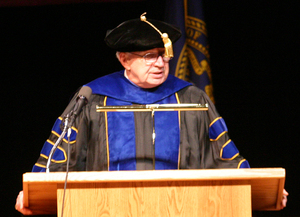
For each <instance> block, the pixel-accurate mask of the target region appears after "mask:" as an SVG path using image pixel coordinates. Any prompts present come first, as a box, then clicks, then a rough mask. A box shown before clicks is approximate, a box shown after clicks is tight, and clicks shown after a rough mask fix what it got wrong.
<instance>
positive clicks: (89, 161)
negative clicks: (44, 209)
mask: <svg viewBox="0 0 300 217" xmlns="http://www.w3.org/2000/svg"><path fill="white" fill-rule="evenodd" d="M101 79H102V78H100V80H95V81H93V82H91V83H90V84H87V86H91V87H92V89H93V94H92V96H91V97H90V100H89V102H88V104H87V105H86V106H85V107H84V108H83V110H82V112H81V113H80V115H79V117H78V118H77V119H76V121H75V124H74V127H73V128H72V135H71V138H70V141H71V142H70V143H71V144H70V147H71V151H70V153H71V154H70V164H69V166H70V171H107V170H152V169H208V168H248V167H249V164H248V162H247V160H246V159H244V158H243V157H242V156H241V155H240V154H239V151H238V149H237V148H236V146H235V144H234V143H233V141H231V139H230V138H229V136H228V130H227V127H226V124H225V122H224V120H223V119H222V117H220V116H219V114H218V112H217V111H216V109H215V106H214V104H213V103H212V102H211V101H210V99H209V97H208V96H207V95H206V94H205V93H204V92H203V91H202V90H200V89H198V88H197V87H195V86H192V85H190V84H187V83H186V82H182V83H181V80H180V79H178V78H175V77H174V76H169V77H168V79H167V81H166V82H165V84H163V85H165V86H163V88H164V89H166V88H167V89H169V90H170V91H168V93H167V94H166V95H163V96H162V97H161V99H159V100H157V98H153V99H152V98H151V97H152V95H153V94H154V96H156V92H161V91H160V90H159V89H150V90H145V89H141V88H138V87H135V86H134V85H133V84H131V83H130V82H128V80H127V79H126V78H125V77H124V76H123V71H121V72H117V73H113V74H112V77H111V75H108V79H114V80H118V81H116V82H115V81H114V84H117V85H115V87H114V88H118V89H121V90H116V91H113V92H118V91H119V93H118V95H122V96H120V98H123V96H125V98H126V95H127V92H129V93H128V94H129V95H131V94H133V92H134V94H136V95H138V97H140V96H142V94H144V93H145V91H146V93H147V97H146V99H143V100H141V101H142V102H137V101H139V100H140V99H133V100H132V102H129V100H130V98H129V97H127V98H126V99H125V100H124V101H125V104H126V105H127V104H145V103H156V102H159V103H165V102H169V101H168V98H172V97H173V98H174V99H175V101H176V102H177V103H199V104H208V111H181V112H176V113H175V116H174V112H173V113H162V114H160V115H158V117H157V120H156V119H155V122H158V125H157V126H158V127H157V128H158V129H155V130H156V131H159V132H157V133H158V134H159V135H160V137H159V138H160V139H159V138H157V139H156V140H155V142H154V144H153V140H152V133H153V125H152V123H153V122H152V121H153V119H152V116H151V112H126V113H128V115H129V116H130V115H131V116H130V118H129V119H126V118H127V117H125V119H124V121H123V120H122V119H123V118H124V116H122V115H123V114H122V115H121V116H120V117H119V116H109V115H108V113H113V112H107V113H106V112H97V111H96V106H97V105H99V106H103V105H107V102H108V98H111V100H112V102H115V101H117V103H118V104H119V100H120V99H116V96H114V95H113V93H112V94H111V93H110V92H109V93H107V94H108V95H105V94H106V92H105V91H104V93H103V94H102V92H101V90H100V91H98V90H95V89H97V88H98V89H103V88H107V89H109V88H110V84H111V82H108V80H105V79H104V80H101ZM106 79H107V78H106ZM99 82H100V83H101V82H102V83H101V85H100V86H99V85H98V84H99ZM118 82H120V83H118ZM177 82H179V83H177ZM95 83H96V84H97V85H96V86H95ZM105 83H107V86H106V87H105V86H104V87H103V86H102V85H105ZM174 83H176V86H180V88H173V84H174ZM180 83H181V85H180ZM177 84H179V85H177ZM170 86H171V87H170ZM99 87H100V88H99ZM119 87H120V88H119ZM139 90H142V91H143V93H141V94H139V92H138V91H139ZM151 94H152V95H151ZM159 94H160V93H159ZM159 94H158V95H159ZM107 96H108V98H107ZM148 96H149V97H148ZM128 98H129V99H128ZM148 98H151V100H152V101H149V100H148ZM153 100H154V101H153ZM155 100H156V101H155ZM121 101H122V100H121ZM171 101H172V100H171ZM75 103H76V97H74V98H73V99H72V100H71V102H70V103H69V105H68V106H67V108H66V110H65V111H64V112H63V114H62V115H61V116H60V117H59V118H58V120H57V121H56V123H55V124H54V127H53V129H52V133H51V135H50V137H49V139H48V140H47V141H46V142H45V144H44V147H43V149H42V151H41V155H40V157H39V158H38V161H37V163H36V164H35V165H34V167H33V170H32V171H33V172H43V171H45V165H46V162H47V159H48V155H49V152H50V149H51V148H52V147H53V144H54V143H55V141H56V140H57V139H58V137H59V135H60V133H61V122H62V120H63V117H64V116H65V114H67V113H69V112H70V111H71V110H72V108H73V107H74V105H75ZM156 114H157V112H156V113H155V117H156ZM168 114H170V115H171V116H168ZM172 115H173V116H172ZM125 116H126V115H125ZM169 117H175V118H174V119H176V120H175V121H172V120H169V119H170V118H169ZM159 118H162V121H160V120H159ZM131 119H132V120H131ZM128 120H129V121H128ZM122 121H123V122H122ZM170 121H171V122H170ZM159 122H160V123H159ZM170 123H172V125H176V126H175V127H173V126H170ZM174 123H175V124H174ZM123 127H125V129H126V130H129V131H132V132H133V133H134V135H133V136H127V134H128V135H129V134H130V133H127V131H126V130H123ZM108 128H109V129H108ZM155 128H156V127H155ZM177 128H178V129H177ZM110 137H116V138H110ZM123 137H125V138H123ZM165 138H167V139H165ZM161 140H162V141H163V142H162V141H161ZM169 140H170V141H169ZM120 141H121V142H120ZM66 142H67V139H66V138H65V139H64V141H63V142H62V143H61V144H60V146H59V148H58V149H57V150H56V152H55V154H54V156H53V162H52V163H51V165H50V171H65V169H66V160H67V154H66V153H67V143H66ZM120 143H122V144H120ZM176 143H178V144H176ZM132 144H133V145H132ZM115 146H116V147H117V148H115ZM155 146H157V147H155ZM171 146H172V147H171ZM132 152H134V153H132Z"/></svg>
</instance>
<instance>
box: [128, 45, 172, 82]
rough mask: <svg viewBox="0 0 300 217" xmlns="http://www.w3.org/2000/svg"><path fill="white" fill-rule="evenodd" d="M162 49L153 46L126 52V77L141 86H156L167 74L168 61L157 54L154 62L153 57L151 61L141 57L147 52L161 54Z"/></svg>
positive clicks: (162, 52)
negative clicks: (144, 49) (145, 49)
mask: <svg viewBox="0 0 300 217" xmlns="http://www.w3.org/2000/svg"><path fill="white" fill-rule="evenodd" d="M164 51H165V49H164V48H155V49H151V50H147V51H136V52H131V53H126V58H127V67H125V68H126V73H127V77H128V79H129V80H130V81H132V82H133V83H134V84H136V85H138V86H139V87H142V88H153V87H157V86H159V85H160V84H162V83H163V82H165V80H166V79H167V77H168V75H169V62H168V61H164V60H163V58H162V56H158V58H157V60H156V61H154V62H153V58H152V61H151V60H150V61H149V60H148V61H147V58H146V59H145V58H143V56H144V55H146V54H149V53H154V54H159V55H162V54H164ZM154 60H155V58H154Z"/></svg>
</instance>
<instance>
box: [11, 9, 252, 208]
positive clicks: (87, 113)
mask: <svg viewBox="0 0 300 217" xmlns="http://www.w3.org/2000/svg"><path fill="white" fill-rule="evenodd" d="M180 36H181V33H180V30H179V29H177V28H176V27H174V26H172V25H169V24H167V23H164V22H160V21H156V20H149V21H148V20H147V19H146V17H145V16H144V14H143V15H142V16H141V18H140V19H134V20H129V21H126V22H124V23H122V24H120V25H119V26H117V27H116V28H115V29H113V30H111V31H108V33H107V35H106V38H105V41H106V43H107V45H108V46H109V47H111V48H112V49H114V50H115V51H116V52H117V58H118V59H119V61H120V63H121V64H122V66H123V67H124V70H122V71H119V72H115V73H112V74H110V75H107V76H104V77H101V78H98V79H96V80H94V81H92V82H90V83H88V84H86V85H85V86H88V87H90V88H91V89H92V95H91V97H90V99H89V102H88V103H87V105H86V106H85V107H84V108H83V110H82V112H81V113H80V115H79V116H78V118H77V119H76V121H75V123H74V126H73V128H72V129H73V130H72V134H71V136H70V140H71V141H70V144H71V154H70V156H67V154H66V150H67V140H66V138H65V140H64V141H63V142H62V143H61V144H60V146H59V147H58V149H57V150H56V152H55V154H54V156H53V161H54V162H52V163H51V165H50V171H65V170H66V162H67V157H69V160H70V163H69V168H70V170H71V171H102V170H106V171H107V170H108V171H112V170H152V169H204V168H249V164H248V162H247V160H245V159H244V158H243V157H242V156H241V155H240V154H239V151H238V149H237V148H236V146H235V144H234V143H233V141H231V140H230V138H229V136H228V134H227V131H228V130H227V127H226V124H225V122H224V120H223V119H222V118H221V117H220V116H219V114H218V113H217V111H216V109H215V107H214V105H213V103H212V102H211V101H210V99H209V97H208V96H207V95H206V94H205V93H204V92H203V91H202V90H200V89H198V88H197V87H195V86H193V85H191V84H190V83H188V82H185V81H183V80H180V79H178V78H176V77H174V76H172V75H169V61H170V60H171V58H172V56H173V53H172V42H175V41H176V40H177V39H178V38H179V37H180ZM76 98H77V97H74V98H73V99H72V100H71V102H70V104H69V105H68V107H67V108H66V110H65V111H64V112H63V114H62V115H61V117H59V118H58V120H57V121H56V123H55V124H54V127H53V129H52V133H51V135H50V137H49V139H48V140H47V141H46V142H45V144H44V147H43V149H42V151H41V155H40V157H39V159H38V162H37V163H36V164H35V165H34V167H33V172H43V171H45V168H46V162H47V159H48V156H49V152H50V150H51V149H52V147H53V144H54V143H55V142H56V141H57V139H58V137H59V136H60V134H61V132H62V131H61V125H62V123H63V120H64V117H65V115H66V114H69V113H70V111H71V110H72V109H73V108H74V105H75V104H76ZM180 103H197V104H202V105H206V104H207V105H208V111H181V112H178V111H163V112H162V111H158V112H155V113H153V112H101V111H100V112H99V111H97V110H96V106H132V105H146V104H180ZM22 196H23V195H22V192H21V193H20V195H19V197H18V199H17V203H16V209H17V210H19V211H20V212H22V213H28V212H29V213H30V210H28V209H26V208H24V206H23V202H22Z"/></svg>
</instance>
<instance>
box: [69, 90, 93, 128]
mask: <svg viewBox="0 0 300 217" xmlns="http://www.w3.org/2000/svg"><path fill="white" fill-rule="evenodd" d="M91 95H92V89H91V88H90V87H88V86H83V87H82V88H81V89H80V91H79V93H78V96H77V99H76V104H75V106H74V109H73V110H72V111H71V114H70V122H69V123H68V127H69V128H70V127H72V125H73V124H74V121H75V119H76V118H77V116H78V115H79V114H80V112H81V110H82V108H83V106H85V105H86V104H87V103H88V101H89V99H90V96H91Z"/></svg>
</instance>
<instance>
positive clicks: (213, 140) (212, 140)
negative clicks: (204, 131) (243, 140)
mask: <svg viewBox="0 0 300 217" xmlns="http://www.w3.org/2000/svg"><path fill="white" fill-rule="evenodd" d="M225 133H227V131H224V132H222V133H221V134H220V135H219V136H218V137H217V138H216V139H209V140H210V141H211V142H215V141H218V140H219V139H220V137H221V136H223V135H224V134H225Z"/></svg>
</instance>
